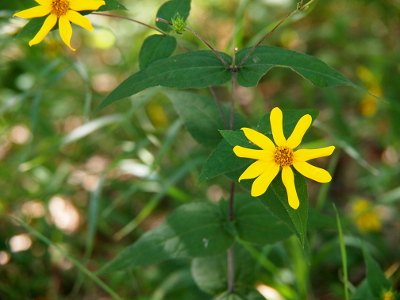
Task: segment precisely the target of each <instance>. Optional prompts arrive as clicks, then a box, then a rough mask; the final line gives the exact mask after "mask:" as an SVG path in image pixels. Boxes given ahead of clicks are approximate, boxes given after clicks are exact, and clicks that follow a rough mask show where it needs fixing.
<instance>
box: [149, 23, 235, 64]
mask: <svg viewBox="0 0 400 300" xmlns="http://www.w3.org/2000/svg"><path fill="white" fill-rule="evenodd" d="M156 21H157V22H164V23H165V24H168V25H172V23H171V22H168V21H167V20H164V19H162V18H156ZM185 29H186V30H189V31H190V32H191V33H193V34H194V35H195V36H196V37H197V38H198V39H199V40H201V41H202V42H203V43H204V44H206V45H207V46H208V48H210V49H211V51H212V52H214V54H215V55H216V56H218V58H219V59H220V61H222V63H223V64H224V65H225V66H226V67H227V68H228V69H232V68H231V67H230V66H229V65H228V63H227V62H226V61H225V60H224V59H223V58H222V56H221V54H219V53H218V52H217V50H215V49H214V48H213V47H212V46H211V45H210V44H209V43H208V42H207V41H206V40H205V39H203V38H202V37H201V36H200V34H198V33H197V32H196V31H194V30H193V29H190V28H189V27H185Z"/></svg>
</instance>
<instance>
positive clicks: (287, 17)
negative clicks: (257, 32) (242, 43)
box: [237, 0, 315, 69]
mask: <svg viewBox="0 0 400 300" xmlns="http://www.w3.org/2000/svg"><path fill="white" fill-rule="evenodd" d="M314 1H315V0H310V1H309V2H307V3H306V4H304V5H302V4H303V0H301V1H300V2H299V3H297V9H296V10H294V11H293V12H291V13H290V14H289V15H287V16H286V18H284V19H283V20H282V21H280V22H279V23H278V25H276V26H275V27H274V28H273V29H272V30H271V31H270V32H268V33H267V34H266V35H265V36H264V37H263V38H262V39H261V40H260V41H259V42H258V43H257V44H255V46H254V47H253V48H251V50H250V51H249V52H248V53H247V54H246V56H245V57H244V58H243V59H242V61H241V62H240V63H239V65H238V66H237V69H239V68H240V67H241V66H242V65H243V64H244V62H245V61H246V60H247V59H248V58H249V56H250V54H251V53H253V51H254V50H256V48H257V47H258V46H259V45H260V44H261V43H262V42H263V41H264V40H265V39H266V38H267V37H269V36H270V35H271V34H272V33H273V32H274V31H275V30H276V29H278V27H279V26H281V25H282V24H283V23H284V22H285V21H286V20H287V19H289V18H290V17H292V16H293V15H295V14H297V13H298V12H302V11H304V10H306V9H307V8H308V6H309V5H310V4H311V3H313V2H314Z"/></svg>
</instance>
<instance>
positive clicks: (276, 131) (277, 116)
mask: <svg viewBox="0 0 400 300" xmlns="http://www.w3.org/2000/svg"><path fill="white" fill-rule="evenodd" d="M270 122H271V130H272V136H273V137H274V142H275V144H276V145H277V146H286V138H285V135H284V134H283V127H282V126H283V115H282V111H281V110H280V109H279V108H278V107H275V108H274V109H273V110H272V111H271V115H270Z"/></svg>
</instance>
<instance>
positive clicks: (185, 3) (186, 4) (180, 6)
mask: <svg viewBox="0 0 400 300" xmlns="http://www.w3.org/2000/svg"><path fill="white" fill-rule="evenodd" d="M190 2H191V1H190V0H172V1H168V2H166V3H164V4H163V5H161V7H160V9H159V10H158V12H157V15H156V17H157V18H162V19H164V20H166V21H168V22H171V19H172V18H173V17H174V16H175V14H176V13H179V15H180V16H181V17H182V18H183V19H184V20H186V19H187V18H188V16H189V12H190ZM156 25H157V27H158V28H160V29H161V30H163V31H165V32H170V31H171V28H170V27H169V25H168V24H165V23H164V22H156Z"/></svg>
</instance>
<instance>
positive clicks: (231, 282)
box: [228, 48, 238, 293]
mask: <svg viewBox="0 0 400 300" xmlns="http://www.w3.org/2000/svg"><path fill="white" fill-rule="evenodd" d="M237 50H238V49H237V48H235V53H236V51H237ZM234 65H235V54H234V55H233V66H234ZM235 84H236V72H233V74H232V91H231V117H230V124H229V129H230V130H233V125H234V118H235V114H234V113H235ZM234 198H235V182H234V181H231V187H230V197H229V220H230V221H232V220H233V217H234V215H233V201H234ZM233 255H234V254H233V247H231V248H229V249H228V291H229V292H231V293H232V292H233V291H234V289H235V265H234V256H233Z"/></svg>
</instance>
